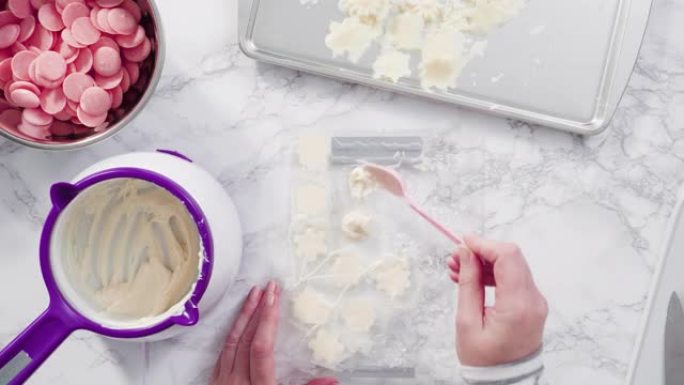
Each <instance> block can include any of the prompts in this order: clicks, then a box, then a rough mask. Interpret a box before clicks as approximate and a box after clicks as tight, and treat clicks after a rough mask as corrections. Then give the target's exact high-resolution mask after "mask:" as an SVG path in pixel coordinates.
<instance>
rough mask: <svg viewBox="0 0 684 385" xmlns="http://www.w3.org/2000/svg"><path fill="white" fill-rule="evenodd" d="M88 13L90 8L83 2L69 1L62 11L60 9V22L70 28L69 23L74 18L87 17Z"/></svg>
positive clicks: (71, 22)
mask: <svg viewBox="0 0 684 385" xmlns="http://www.w3.org/2000/svg"><path fill="white" fill-rule="evenodd" d="M89 15H90V8H88V7H87V6H86V5H85V4H81V3H71V4H69V5H67V6H66V7H64V11H62V23H64V25H65V26H66V27H68V28H71V25H72V24H73V23H74V21H75V20H76V19H78V18H79V17H87V16H89Z"/></svg>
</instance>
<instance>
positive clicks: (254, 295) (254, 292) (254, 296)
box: [247, 286, 259, 302]
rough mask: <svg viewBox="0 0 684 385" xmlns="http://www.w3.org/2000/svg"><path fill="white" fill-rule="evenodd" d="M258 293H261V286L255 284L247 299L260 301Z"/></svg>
mask: <svg viewBox="0 0 684 385" xmlns="http://www.w3.org/2000/svg"><path fill="white" fill-rule="evenodd" d="M258 294H259V287H258V286H253V287H252V290H250V291H249V295H248V296H247V300H249V301H250V302H254V301H258V300H259V299H258V298H257V295H258Z"/></svg>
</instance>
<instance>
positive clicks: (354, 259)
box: [329, 251, 364, 287]
mask: <svg viewBox="0 0 684 385" xmlns="http://www.w3.org/2000/svg"><path fill="white" fill-rule="evenodd" d="M329 273H330V274H331V275H332V281H333V283H335V285H337V286H341V287H345V286H353V285H356V284H358V283H359V281H360V280H361V277H362V276H363V273H364V264H363V262H362V261H361V257H360V256H359V255H358V254H357V253H355V252H351V251H345V252H340V253H339V254H337V255H336V257H335V261H334V262H333V264H332V266H331V267H330V270H329Z"/></svg>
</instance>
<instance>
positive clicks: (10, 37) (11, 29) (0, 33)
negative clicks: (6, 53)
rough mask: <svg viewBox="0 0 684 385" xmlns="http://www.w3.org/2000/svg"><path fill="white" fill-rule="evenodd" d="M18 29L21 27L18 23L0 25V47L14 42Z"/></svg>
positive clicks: (17, 35) (5, 46)
mask: <svg viewBox="0 0 684 385" xmlns="http://www.w3.org/2000/svg"><path fill="white" fill-rule="evenodd" d="M20 31H21V28H19V25H18V24H7V25H6V26H4V27H0V48H7V47H9V46H11V45H12V44H14V43H16V41H17V39H18V38H19V32H20Z"/></svg>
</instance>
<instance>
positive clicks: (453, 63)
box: [420, 28, 464, 89]
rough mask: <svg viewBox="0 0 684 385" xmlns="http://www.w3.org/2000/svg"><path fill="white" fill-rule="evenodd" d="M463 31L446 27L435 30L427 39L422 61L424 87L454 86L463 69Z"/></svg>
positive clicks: (445, 87) (422, 82)
mask: <svg viewBox="0 0 684 385" xmlns="http://www.w3.org/2000/svg"><path fill="white" fill-rule="evenodd" d="M463 46H464V36H463V34H462V33H460V32H458V31H456V30H452V29H448V28H444V29H440V30H436V31H433V32H432V33H430V34H429V35H428V36H427V38H426V39H425V44H424V46H423V51H422V59H421V63H420V74H421V85H422V86H423V88H431V87H434V88H437V89H447V88H449V87H453V86H454V85H455V83H456V79H457V78H458V75H460V73H461V71H462V70H463V66H464V61H463Z"/></svg>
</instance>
